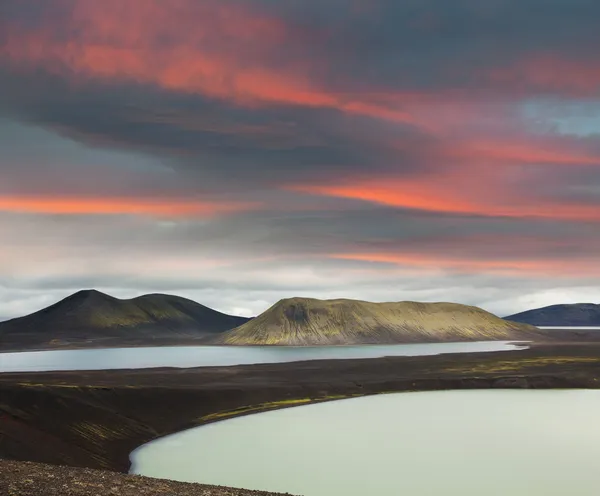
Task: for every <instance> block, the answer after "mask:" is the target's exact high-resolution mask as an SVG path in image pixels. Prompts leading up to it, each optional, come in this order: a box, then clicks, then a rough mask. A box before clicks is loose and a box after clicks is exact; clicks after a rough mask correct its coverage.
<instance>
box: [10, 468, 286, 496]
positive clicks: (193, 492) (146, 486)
mask: <svg viewBox="0 0 600 496" xmlns="http://www.w3.org/2000/svg"><path fill="white" fill-rule="evenodd" d="M175 495H177V496H277V495H276V493H267V492H264V491H251V490H247V489H234V488H231V487H221V486H207V485H204V484H188V483H184V482H175V481H169V480H162V479H151V478H149V477H141V476H137V475H123V474H118V473H115V472H106V471H100V470H90V469H82V468H73V467H62V466H56V465H46V464H40V463H29V462H14V461H9V460H0V496H175ZM280 496H281V495H280Z"/></svg>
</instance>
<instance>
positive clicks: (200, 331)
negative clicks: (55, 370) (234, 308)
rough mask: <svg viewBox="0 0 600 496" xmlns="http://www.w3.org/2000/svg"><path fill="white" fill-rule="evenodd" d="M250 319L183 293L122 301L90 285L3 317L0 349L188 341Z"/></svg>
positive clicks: (137, 344)
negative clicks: (34, 308) (17, 314)
mask: <svg viewBox="0 0 600 496" xmlns="http://www.w3.org/2000/svg"><path fill="white" fill-rule="evenodd" d="M248 320H250V319H248V318H246V317H236V316H232V315H226V314H224V313H220V312H217V311H216V310H213V309H211V308H208V307H205V306H203V305H200V304H198V303H196V302H194V301H192V300H188V299H186V298H181V297H178V296H170V295H164V294H150V295H145V296H140V297H138V298H133V299H130V300H121V299H118V298H114V297H112V296H109V295H107V294H104V293H101V292H99V291H95V290H85V291H79V292H78V293H75V294H73V295H71V296H69V297H67V298H65V299H64V300H62V301H59V302H58V303H55V304H54V305H52V306H50V307H48V308H45V309H43V310H40V311H39V312H35V313H33V314H31V315H28V316H25V317H20V318H16V319H12V320H8V321H6V322H0V343H1V344H0V348H1V349H4V350H13V349H48V348H65V347H100V346H139V345H157V344H164V345H167V344H189V343H192V342H195V341H197V340H202V339H206V337H208V336H211V335H214V334H215V333H220V332H223V331H226V330H228V329H232V328H234V327H237V326H240V325H242V324H244V323H246V322H248Z"/></svg>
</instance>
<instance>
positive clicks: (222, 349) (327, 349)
mask: <svg viewBox="0 0 600 496" xmlns="http://www.w3.org/2000/svg"><path fill="white" fill-rule="evenodd" d="M524 348H527V346H516V345H512V344H510V343H509V342H508V341H481V342H471V343H426V344H402V345H362V346H305V347H296V346H169V347H154V348H104V349H95V350H56V351H33V352H23V353H0V372H23V371H36V372H47V371H52V370H107V369H144V368H152V367H184V368H185V367H209V366H228V365H241V364H252V363H281V362H298V361H301V360H323V359H344V358H378V357H383V356H421V355H423V356H425V355H438V354H441V353H474V352H480V351H508V350H515V349H524Z"/></svg>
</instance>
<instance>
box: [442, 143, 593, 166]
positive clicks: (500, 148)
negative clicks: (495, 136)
mask: <svg viewBox="0 0 600 496" xmlns="http://www.w3.org/2000/svg"><path fill="white" fill-rule="evenodd" d="M444 152H445V154H446V155H447V156H448V157H449V158H458V159H461V160H468V161H477V162H480V163H481V162H502V163H504V164H542V165H543V164H548V165H596V166H600V157H599V156H593V155H591V154H586V153H583V152H581V151H576V150H568V149H565V150H561V149H559V148H557V147H556V145H555V144H552V143H541V144H539V145H536V144H530V143H523V142H519V141H512V142H511V141H497V140H496V141H494V140H488V141H475V142H466V143H462V144H458V145H455V146H450V147H447V148H446V149H445V150H444Z"/></svg>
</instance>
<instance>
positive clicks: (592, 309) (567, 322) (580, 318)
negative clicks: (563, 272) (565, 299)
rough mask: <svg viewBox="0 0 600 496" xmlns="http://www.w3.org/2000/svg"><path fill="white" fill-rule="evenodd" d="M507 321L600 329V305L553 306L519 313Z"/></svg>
mask: <svg viewBox="0 0 600 496" xmlns="http://www.w3.org/2000/svg"><path fill="white" fill-rule="evenodd" d="M506 319H508V320H512V321H514V322H523V323H525V324H532V325H535V326H548V327H551V326H554V327H560V326H565V327H575V326H582V327H595V326H599V327H600V305H596V304H594V303H577V304H573V305H551V306H549V307H544V308H536V309H534V310H528V311H526V312H521V313H517V314H515V315H511V316H510V317H506Z"/></svg>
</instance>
